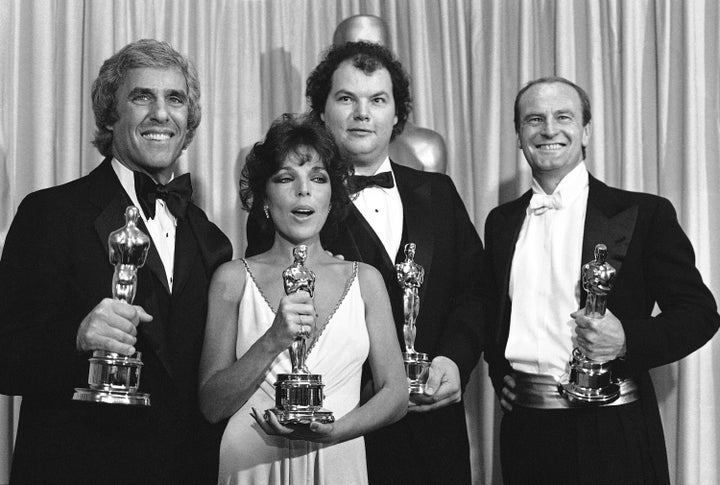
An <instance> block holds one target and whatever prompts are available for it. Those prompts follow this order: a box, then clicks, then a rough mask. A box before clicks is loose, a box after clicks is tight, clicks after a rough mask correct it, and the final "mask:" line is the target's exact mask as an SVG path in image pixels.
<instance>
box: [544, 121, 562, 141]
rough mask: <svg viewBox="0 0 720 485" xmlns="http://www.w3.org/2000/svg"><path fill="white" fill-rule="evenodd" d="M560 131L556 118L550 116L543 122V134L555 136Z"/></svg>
mask: <svg viewBox="0 0 720 485" xmlns="http://www.w3.org/2000/svg"><path fill="white" fill-rule="evenodd" d="M557 132H558V125H557V123H555V120H553V119H552V118H548V119H547V120H545V123H544V124H543V129H542V133H543V135H545V136H547V137H553V136H555V134H556V133H557Z"/></svg>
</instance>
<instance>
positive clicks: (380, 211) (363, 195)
mask: <svg viewBox="0 0 720 485" xmlns="http://www.w3.org/2000/svg"><path fill="white" fill-rule="evenodd" d="M382 172H390V173H392V176H393V181H394V182H395V174H394V173H393V171H392V167H391V165H390V158H389V157H388V158H385V161H384V162H383V163H382V164H381V165H380V167H378V169H377V171H376V172H375V173H382ZM371 175H374V174H371ZM353 203H354V204H355V207H357V209H358V210H359V211H360V213H361V214H362V216H363V217H364V218H365V220H366V221H368V223H369V224H370V227H372V229H373V231H375V234H377V236H378V238H380V241H382V243H383V246H384V247H385V251H386V252H387V254H388V256H390V261H393V262H394V261H395V256H397V252H398V250H399V249H400V242H401V240H402V229H403V206H402V200H400V192H398V189H397V182H395V184H394V185H393V187H392V188H389V189H386V188H383V187H378V186H372V187H367V188H365V189H363V190H361V191H360V192H359V193H358V195H357V197H356V198H355V199H354V200H353Z"/></svg>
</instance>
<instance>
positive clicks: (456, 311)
mask: <svg viewBox="0 0 720 485" xmlns="http://www.w3.org/2000/svg"><path fill="white" fill-rule="evenodd" d="M392 169H393V172H394V174H395V180H396V183H397V188H398V192H399V193H400V198H401V200H402V205H403V215H404V217H403V219H404V224H403V226H404V227H403V236H402V244H401V245H400V250H399V251H398V254H397V255H396V256H395V258H394V259H393V260H391V259H390V258H389V257H388V255H387V252H386V251H385V249H384V246H383V245H382V243H381V242H380V240H379V238H378V236H377V234H375V232H374V231H373V230H372V228H371V227H370V225H369V224H368V222H367V221H366V220H365V218H364V217H363V216H362V215H361V214H360V212H359V211H358V210H357V209H356V208H355V206H354V205H353V204H351V205H350V207H349V212H348V214H347V216H346V217H345V219H344V220H343V221H341V222H340V223H339V224H337V225H336V226H330V225H329V224H328V225H326V227H325V228H324V229H323V233H322V234H321V239H322V242H323V247H324V248H325V249H327V250H329V251H331V252H332V253H333V254H341V255H343V256H344V257H345V259H346V260H353V261H362V262H365V263H368V264H371V265H373V266H374V267H375V268H377V269H378V270H379V271H380V273H381V274H382V276H383V278H384V280H385V285H386V287H387V290H388V294H389V296H390V302H391V305H392V310H393V317H394V320H395V326H396V330H397V335H398V339H399V341H400V342H401V346H403V343H402V342H404V339H403V333H402V327H403V323H404V314H403V298H402V293H403V292H402V288H401V287H400V286H399V284H398V282H397V277H396V273H395V267H394V265H395V264H396V263H399V262H402V261H404V259H405V255H404V251H403V248H404V245H405V244H406V243H408V242H413V243H415V244H416V246H417V249H416V253H415V262H416V263H418V264H420V265H421V266H423V268H424V269H425V279H424V282H423V285H422V286H421V287H420V291H419V294H420V311H419V314H418V317H417V338H416V341H415V348H416V349H417V350H418V351H420V352H426V353H428V354H429V356H430V358H431V359H432V358H434V357H436V356H438V355H443V356H446V357H449V358H450V359H452V360H453V361H454V362H455V363H456V364H457V365H458V367H459V369H460V376H461V381H462V386H463V389H464V387H465V384H467V381H468V378H469V375H470V372H471V371H472V370H473V368H474V367H475V365H476V364H477V362H478V360H479V358H480V353H481V349H482V337H483V330H482V328H483V327H482V321H483V320H482V314H483V311H484V310H483V302H482V298H481V294H480V291H479V288H480V275H481V273H482V271H483V263H484V256H483V246H482V243H481V241H480V238H479V236H478V234H477V231H476V230H475V227H474V226H473V224H472V222H471V221H470V218H469V217H468V214H467V211H466V209H465V206H464V204H463V202H462V200H461V198H460V196H459V194H458V193H457V190H456V189H455V186H454V184H453V182H452V180H451V179H450V178H449V177H448V176H446V175H444V174H438V173H430V172H421V171H418V170H414V169H411V168H408V167H404V166H401V165H398V164H395V163H392ZM248 242H249V245H248V250H247V253H246V254H248V255H253V254H257V253H259V252H262V251H264V250H267V249H268V248H269V247H270V245H271V243H272V241H271V240H270V238H269V236H268V235H265V236H262V235H261V234H260V231H259V228H258V225H257V224H256V223H253V220H252V219H251V220H250V222H249V224H248ZM366 448H367V452H368V471H369V474H370V481H371V483H411V482H412V481H413V480H412V479H413V477H416V478H417V480H415V483H469V481H470V466H469V451H468V440H467V432H466V428H465V415H464V409H463V405H462V403H457V404H455V405H451V406H448V407H446V408H443V409H440V410H437V411H432V412H429V413H409V414H408V415H407V416H406V417H405V418H403V419H402V420H401V421H399V422H398V423H395V424H393V425H390V426H388V427H386V428H384V429H381V430H379V431H377V432H373V433H370V434H369V435H367V436H366ZM411 465H412V466H411Z"/></svg>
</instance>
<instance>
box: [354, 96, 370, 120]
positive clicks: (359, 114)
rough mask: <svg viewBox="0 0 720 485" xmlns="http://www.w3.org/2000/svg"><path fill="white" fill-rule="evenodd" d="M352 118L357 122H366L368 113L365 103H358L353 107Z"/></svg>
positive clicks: (368, 117) (368, 116)
mask: <svg viewBox="0 0 720 485" xmlns="http://www.w3.org/2000/svg"><path fill="white" fill-rule="evenodd" d="M353 118H355V119H356V120H358V121H368V120H369V119H370V112H369V111H368V106H367V103H366V102H365V101H358V103H357V104H356V105H355V113H353Z"/></svg>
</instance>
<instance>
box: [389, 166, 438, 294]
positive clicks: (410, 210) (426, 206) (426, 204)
mask: <svg viewBox="0 0 720 485" xmlns="http://www.w3.org/2000/svg"><path fill="white" fill-rule="evenodd" d="M391 163H392V169H393V173H394V174H395V181H396V182H397V188H398V192H399V193H400V200H402V205H403V219H404V226H405V230H406V234H407V238H406V239H405V238H403V241H402V244H401V245H400V250H399V251H398V257H397V259H396V261H395V262H396V263H398V262H400V261H402V260H404V259H405V256H404V254H405V253H404V245H405V244H407V243H411V242H412V243H415V246H416V251H415V262H416V263H417V264H419V265H421V266H422V267H423V268H424V269H425V279H426V280H428V279H429V278H430V272H431V271H432V262H433V254H434V246H435V244H434V240H435V239H434V236H435V234H434V230H433V211H432V188H431V187H432V186H431V183H430V180H428V179H427V178H425V179H423V178H422V177H420V176H418V174H417V173H416V172H414V171H413V170H408V169H406V168H405V167H403V166H401V165H398V164H396V163H394V162H391ZM426 287H427V285H422V286H421V287H420V298H421V301H422V298H423V296H424V294H425V288H426Z"/></svg>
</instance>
